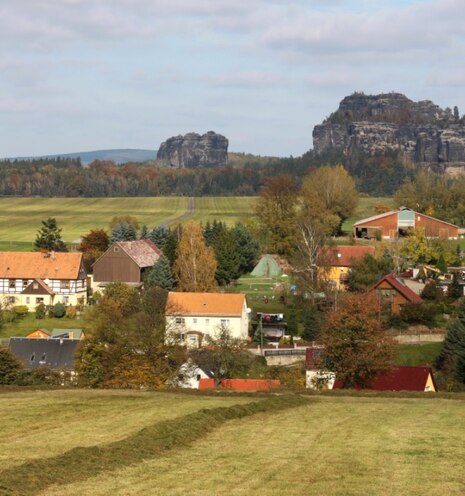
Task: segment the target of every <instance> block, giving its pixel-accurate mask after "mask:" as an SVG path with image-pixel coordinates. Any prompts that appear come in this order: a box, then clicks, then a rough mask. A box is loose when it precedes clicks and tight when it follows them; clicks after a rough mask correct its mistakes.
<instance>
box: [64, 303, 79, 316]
mask: <svg viewBox="0 0 465 496" xmlns="http://www.w3.org/2000/svg"><path fill="white" fill-rule="evenodd" d="M76 314H77V310H76V307H73V306H72V305H70V306H69V307H67V308H66V318H67V319H75V318H76Z"/></svg>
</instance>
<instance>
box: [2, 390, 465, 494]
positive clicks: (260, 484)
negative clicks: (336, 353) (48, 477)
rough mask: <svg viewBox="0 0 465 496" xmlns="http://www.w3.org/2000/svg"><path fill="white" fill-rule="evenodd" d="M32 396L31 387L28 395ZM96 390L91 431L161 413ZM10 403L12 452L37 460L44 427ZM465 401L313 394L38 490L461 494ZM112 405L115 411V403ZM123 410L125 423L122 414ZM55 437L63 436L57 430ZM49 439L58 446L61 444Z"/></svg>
mask: <svg viewBox="0 0 465 496" xmlns="http://www.w3.org/2000/svg"><path fill="white" fill-rule="evenodd" d="M30 394H33V393H25V394H24V395H23V397H24V399H26V398H27V397H28V395H30ZM41 394H45V393H41ZM49 394H50V393H49ZM54 394H56V395H60V394H64V393H54ZM65 394H66V392H65ZM68 394H71V393H68ZM74 394H76V395H78V394H79V393H77V392H76V393H74ZM93 394H95V398H94V399H95V404H96V410H95V411H96V414H91V413H90V411H89V412H88V414H90V416H89V415H88V416H87V421H88V422H87V423H92V424H93V422H94V416H95V417H97V419H98V422H97V424H96V426H97V428H94V429H92V432H93V434H92V435H93V436H96V435H97V434H99V435H101V436H103V437H105V436H106V437H107V438H108V437H110V438H111V437H113V438H120V437H121V429H126V425H125V424H126V422H128V423H133V422H134V414H135V413H136V411H137V410H138V411H139V414H142V415H150V414H152V415H153V416H154V417H155V416H156V415H157V412H156V410H155V409H154V410H153V411H152V412H150V410H149V409H147V408H145V409H144V408H143V407H141V405H140V404H138V401H137V396H139V398H140V397H141V395H135V394H133V395H132V396H134V398H133V399H132V400H129V398H126V399H127V402H126V406H127V409H126V406H125V411H124V414H122V415H124V417H119V418H117V419H116V420H115V421H114V422H113V421H112V419H111V418H110V417H111V416H110V415H105V414H104V412H103V410H99V408H98V405H99V403H100V402H101V401H102V400H101V399H99V394H102V393H101V392H100V393H98V392H94V393H93ZM104 394H108V393H107V392H105V393H104ZM112 394H115V393H112ZM118 394H120V395H124V394H125V393H118ZM142 396H143V395H142ZM149 397H150V395H147V396H146V398H149ZM238 400H239V398H238ZM147 401H148V400H147ZM193 401H204V400H201V399H200V398H198V399H197V398H195V399H194V398H193ZM207 401H208V400H207ZM209 401H212V400H209ZM134 403H135V404H138V406H137V407H135V406H134ZM10 404H11V402H10ZM10 404H9V409H10V415H11V416H13V415H14V416H15V418H16V419H18V418H19V419H21V421H20V422H19V426H18V425H17V426H15V428H14V433H13V434H7V438H8V437H9V436H15V435H16V434H15V433H16V432H17V433H18V434H17V437H18V438H19V439H20V440H21V444H20V449H21V450H22V451H20V452H18V453H13V457H14V458H15V459H16V460H18V459H19V458H21V456H22V457H26V459H27V458H31V457H32V456H33V455H35V453H34V451H35V448H36V446H37V445H39V447H40V445H41V444H42V445H43V444H44V435H40V434H38V433H37V434H36V435H35V437H34V436H33V437H28V436H30V435H31V434H30V427H29V425H26V424H27V421H28V420H31V417H30V416H28V415H26V417H23V416H22V415H16V411H17V409H16V408H15V406H14V404H12V405H11V406H10ZM160 404H161V405H163V402H161V403H160ZM180 404H181V405H182V404H183V401H180ZM145 406H148V404H146V405H145ZM199 406H200V403H199ZM464 406H465V404H464V401H463V400H457V401H451V400H444V399H434V398H431V399H429V400H428V399H403V398H402V399H401V398H356V397H338V398H336V397H324V398H323V397H313V398H312V399H309V403H308V405H306V406H302V407H299V408H296V409H292V410H286V411H282V412H275V413H263V414H258V415H255V416H253V417H247V418H243V419H241V420H232V421H229V422H227V423H226V424H225V425H223V426H222V427H220V428H219V429H217V430H216V431H214V432H212V433H210V434H208V435H207V436H206V437H205V438H203V439H202V440H200V441H198V442H196V443H194V444H193V445H191V446H190V447H184V448H178V449H175V450H173V451H171V452H169V453H166V454H164V455H163V456H159V457H156V458H153V459H146V460H145V461H144V462H142V463H139V464H137V465H135V466H132V467H127V468H124V469H121V470H118V471H117V472H111V473H103V474H100V475H98V476H95V477H92V478H89V479H87V480H85V479H84V478H83V480H82V481H80V482H76V483H72V484H69V485H65V486H63V485H61V486H59V487H58V486H55V487H50V488H48V489H47V490H45V491H44V492H42V493H41V494H42V496H52V495H54V496H58V495H59V496H73V495H76V496H77V495H79V496H81V495H93V496H103V495H110V494H111V495H125V496H126V495H127V496H129V495H143V494H152V495H169V496H175V495H185V494H190V495H210V494H214V495H216V496H221V495H227V496H235V495H249V494H260V495H261V496H270V495H276V496H278V495H279V496H281V495H283V494H286V495H288V496H292V495H296V496H297V495H299V496H300V495H303V494H305V495H322V494H324V495H325V496H332V495H341V496H342V495H344V496H348V495H360V494H370V495H383V496H389V495H408V496H416V495H418V496H420V495H421V496H423V495H425V494H428V495H438V496H439V495H443V494H447V495H451V496H453V495H457V496H458V495H462V494H463V492H464V489H465V485H464V484H465V476H464V474H463V464H464V463H465V445H464V443H463V409H464ZM57 411H60V412H61V414H60V422H59V423H58V429H59V430H60V423H64V422H63V421H66V420H67V419H68V418H69V416H68V415H66V412H67V410H66V405H64V404H62V403H57V404H56V410H53V411H52V412H51V413H52V414H53V413H54V412H57ZM114 412H115V414H116V415H118V410H117V408H115V410H114ZM26 413H27V412H26ZM83 413H84V412H82V411H79V410H78V412H76V414H75V415H74V416H75V417H76V418H79V420H81V418H83ZM177 413H178V412H177ZM63 415H64V416H63ZM102 417H103V418H102ZM122 418H124V419H125V421H124V422H120V421H119V420H120V419H122ZM23 419H24V420H23ZM71 420H73V419H71ZM79 425H81V424H78V422H77V421H76V419H74V422H73V421H72V423H71V427H72V428H71V429H68V430H66V429H65V428H63V429H61V432H62V433H66V436H67V438H68V443H70V444H71V445H75V444H78V443H82V442H83V441H86V442H88V443H89V444H90V442H91V439H85V438H82V439H81V440H80V441H79V442H77V441H76V437H79V436H81V437H82V431H80V429H82V428H84V426H82V425H81V427H80V429H78V431H77V432H75V431H74V429H73V428H75V427H76V426H77V427H79ZM56 426H57V424H56V423H55V427H56ZM108 429H112V431H111V433H108ZM89 431H91V429H89ZM97 431H99V432H97ZM8 432H9V431H8ZM47 432H51V434H53V435H54V437H53V439H52V441H54V440H55V433H53V429H51V428H49V430H47V429H45V435H46V434H47ZM56 434H58V433H56ZM24 437H25V438H24ZM56 439H57V441H56V442H58V443H60V442H61V441H60V440H59V437H58V436H57V438H56ZM46 444H47V445H49V446H51V449H55V448H54V445H55V443H54V442H47V443H46ZM12 446H14V445H13V444H10V445H9V449H8V446H5V448H7V452H6V456H7V457H8V456H11V452H12V451H16V450H14V449H12ZM21 446H23V448H22V447H21ZM42 450H43V447H42ZM6 459H7V460H8V458H6ZM128 461H130V460H128ZM13 462H14V460H13ZM9 463H10V465H11V461H10V462H9Z"/></svg>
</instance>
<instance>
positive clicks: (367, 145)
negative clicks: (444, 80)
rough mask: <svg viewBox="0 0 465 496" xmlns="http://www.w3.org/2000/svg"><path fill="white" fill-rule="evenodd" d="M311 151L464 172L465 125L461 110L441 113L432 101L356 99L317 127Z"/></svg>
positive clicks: (402, 97) (394, 96)
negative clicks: (386, 157) (377, 157)
mask: <svg viewBox="0 0 465 496" xmlns="http://www.w3.org/2000/svg"><path fill="white" fill-rule="evenodd" d="M313 146H314V151H315V152H316V153H317V154H323V153H327V152H329V151H339V152H343V153H344V155H346V156H354V155H357V154H361V155H364V156H368V157H371V156H375V155H388V154H390V153H391V154H392V153H398V154H399V156H400V158H401V159H402V160H403V161H404V162H406V163H416V164H421V165H426V166H430V167H433V168H439V169H448V168H457V167H459V168H463V167H465V122H464V118H463V117H462V118H460V115H459V111H458V109H457V107H454V111H451V109H449V108H446V109H442V108H440V107H439V106H438V105H435V104H434V103H433V102H431V101H429V100H425V101H420V102H414V101H412V100H410V99H409V98H407V97H406V96H405V95H402V94H400V93H384V94H380V95H365V94H364V93H354V94H352V95H350V96H347V97H345V98H344V99H343V100H342V101H341V102H340V104H339V108H338V109H337V110H336V111H335V112H334V113H332V114H331V115H330V116H329V117H328V118H327V119H326V120H325V121H324V122H323V123H322V124H320V125H317V126H315V127H314V129H313Z"/></svg>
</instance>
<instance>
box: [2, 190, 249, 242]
mask: <svg viewBox="0 0 465 496" xmlns="http://www.w3.org/2000/svg"><path fill="white" fill-rule="evenodd" d="M254 201H255V198H250V197H249V198H242V197H221V198H219V197H211V198H209V197H206V198H196V199H195V201H194V212H193V214H192V215H190V214H189V213H188V198H187V197H176V196H173V197H157V198H0V250H19V251H27V250H30V249H31V246H32V245H31V243H32V242H33V241H34V239H35V236H36V234H37V231H38V229H39V228H40V227H41V221H42V220H44V219H46V218H48V217H55V218H56V219H57V222H58V224H59V226H60V227H61V228H62V229H63V231H62V237H63V239H64V240H65V241H67V242H72V241H74V240H76V239H78V238H79V237H81V236H82V235H83V234H86V233H87V232H89V230H90V229H95V228H104V229H107V228H108V225H109V223H110V221H111V220H112V218H113V217H114V216H117V215H124V214H129V215H133V216H135V217H136V218H137V219H138V220H139V222H140V223H141V224H147V225H148V226H149V227H150V228H152V227H154V226H155V225H158V224H161V223H165V224H172V223H175V222H176V221H177V219H178V218H180V217H181V216H183V217H182V220H183V221H185V220H189V219H193V220H196V221H198V222H203V223H205V222H207V221H208V220H210V221H212V220H213V219H217V220H224V221H226V222H227V223H228V224H230V225H231V224H234V223H235V222H236V221H238V220H245V219H247V218H248V217H250V216H252V215H253V207H252V205H253V203H254Z"/></svg>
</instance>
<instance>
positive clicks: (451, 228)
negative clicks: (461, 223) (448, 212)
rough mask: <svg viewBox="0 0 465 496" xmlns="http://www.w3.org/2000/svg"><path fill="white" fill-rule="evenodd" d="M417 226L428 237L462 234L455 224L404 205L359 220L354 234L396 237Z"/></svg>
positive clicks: (368, 236)
mask: <svg viewBox="0 0 465 496" xmlns="http://www.w3.org/2000/svg"><path fill="white" fill-rule="evenodd" d="M416 228H421V229H423V230H424V233H425V236H426V237H427V238H441V239H458V237H459V234H460V232H459V231H460V228H459V227H458V226H456V225H454V224H450V223H449V222H445V221H443V220H439V219H435V218H434V217H431V216H429V215H426V214H421V213H419V212H415V211H414V210H411V209H409V208H404V207H403V208H400V209H399V210H391V211H390V212H385V213H383V214H379V215H374V216H373V217H368V218H367V219H362V220H359V221H358V222H356V223H355V224H354V236H355V237H356V238H370V239H374V238H382V239H396V238H398V237H400V236H406V235H408V233H409V232H410V231H411V230H412V229H416Z"/></svg>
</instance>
